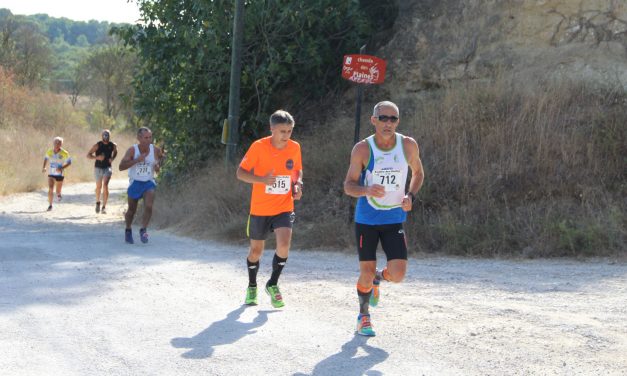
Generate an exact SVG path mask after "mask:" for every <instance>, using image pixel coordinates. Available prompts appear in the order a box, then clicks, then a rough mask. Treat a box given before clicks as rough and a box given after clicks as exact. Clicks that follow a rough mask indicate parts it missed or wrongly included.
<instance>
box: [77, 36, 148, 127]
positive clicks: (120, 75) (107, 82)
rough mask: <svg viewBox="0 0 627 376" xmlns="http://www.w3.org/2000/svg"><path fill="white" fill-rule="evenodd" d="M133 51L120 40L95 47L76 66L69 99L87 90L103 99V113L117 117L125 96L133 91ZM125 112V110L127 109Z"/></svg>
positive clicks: (134, 59)
mask: <svg viewBox="0 0 627 376" xmlns="http://www.w3.org/2000/svg"><path fill="white" fill-rule="evenodd" d="M135 65H136V58H135V54H134V53H133V52H132V51H131V50H130V49H129V48H127V47H125V46H123V45H121V44H120V43H114V44H110V45H106V46H104V47H97V48H96V49H94V50H93V51H92V52H91V53H90V54H89V56H87V58H85V59H84V60H83V61H82V62H81V63H80V64H79V65H78V67H77V68H76V70H75V77H74V80H73V84H72V92H71V96H70V98H71V101H72V104H75V103H76V100H77V99H78V96H79V95H80V94H81V93H83V92H88V93H89V94H90V95H91V96H93V97H95V98H98V99H99V100H100V101H101V102H102V106H103V111H104V113H105V114H106V115H107V116H109V117H110V118H116V117H117V116H118V115H119V114H120V112H121V111H123V110H124V107H125V106H128V103H127V102H126V101H125V100H124V98H127V97H128V96H129V95H130V94H129V93H130V92H132V90H133V89H132V85H131V81H132V75H133V70H134V69H135ZM126 113H128V112H126Z"/></svg>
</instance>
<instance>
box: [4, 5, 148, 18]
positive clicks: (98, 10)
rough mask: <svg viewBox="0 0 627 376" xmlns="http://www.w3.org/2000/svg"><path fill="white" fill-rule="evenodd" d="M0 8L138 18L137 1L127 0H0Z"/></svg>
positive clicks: (56, 14)
mask: <svg viewBox="0 0 627 376" xmlns="http://www.w3.org/2000/svg"><path fill="white" fill-rule="evenodd" d="M0 8H8V9H9V10H11V13H13V14H22V15H31V14H37V13H46V14H48V15H49V16H50V17H57V18H61V17H65V18H69V19H71V20H74V21H89V20H97V21H109V22H116V23H121V22H125V23H135V21H136V20H137V19H138V18H139V9H138V6H137V3H136V2H134V1H132V2H130V3H129V2H128V0H0Z"/></svg>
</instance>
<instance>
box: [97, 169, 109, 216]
mask: <svg viewBox="0 0 627 376" xmlns="http://www.w3.org/2000/svg"><path fill="white" fill-rule="evenodd" d="M110 180H111V176H105V177H104V178H103V179H102V207H103V208H104V207H105V206H107V201H109V181H110ZM98 197H100V195H98Z"/></svg>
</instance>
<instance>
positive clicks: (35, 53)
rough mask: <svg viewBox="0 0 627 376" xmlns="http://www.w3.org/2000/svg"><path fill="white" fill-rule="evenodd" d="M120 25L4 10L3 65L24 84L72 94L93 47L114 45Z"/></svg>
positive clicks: (0, 33) (0, 22) (0, 32)
mask: <svg viewBox="0 0 627 376" xmlns="http://www.w3.org/2000/svg"><path fill="white" fill-rule="evenodd" d="M116 25H118V24H113V23H108V22H99V21H94V20H92V21H89V22H83V21H73V20H70V19H67V18H54V17H49V16H48V15H47V14H36V15H32V16H21V15H13V14H12V13H11V11H10V10H8V9H0V65H2V66H4V67H5V68H9V69H10V70H12V71H14V72H15V73H16V74H17V76H18V81H19V82H20V83H22V84H27V85H29V86H35V85H37V86H47V87H49V88H50V89H53V90H55V91H65V92H67V91H70V90H71V86H72V85H71V84H72V80H73V78H74V72H75V69H76V67H77V65H78V64H79V62H80V61H81V60H82V59H83V58H84V57H85V56H86V55H87V53H88V52H89V49H90V47H91V46H101V45H103V44H108V43H111V42H112V37H111V36H110V35H109V30H110V29H111V27H113V26H116Z"/></svg>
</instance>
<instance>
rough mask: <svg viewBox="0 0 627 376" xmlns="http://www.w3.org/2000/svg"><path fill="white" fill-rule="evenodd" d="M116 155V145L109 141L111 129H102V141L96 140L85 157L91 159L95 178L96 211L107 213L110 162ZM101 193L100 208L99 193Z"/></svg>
mask: <svg viewBox="0 0 627 376" xmlns="http://www.w3.org/2000/svg"><path fill="white" fill-rule="evenodd" d="M117 155H118V146H117V145H116V143H115V142H113V141H111V131H109V130H108V129H105V130H103V131H102V141H98V142H97V143H96V144H95V145H94V146H92V147H91V149H89V151H88V152H87V158H88V159H93V160H95V161H96V162H95V163H94V178H95V179H96V213H102V214H106V213H107V211H106V210H107V201H108V200H109V180H111V175H113V169H112V167H111V164H112V163H113V160H114V159H115V157H116V156H117ZM101 193H102V208H101V205H100V204H101V201H100V197H101V196H100V194H101Z"/></svg>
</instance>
